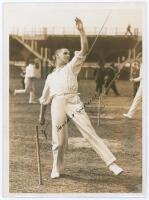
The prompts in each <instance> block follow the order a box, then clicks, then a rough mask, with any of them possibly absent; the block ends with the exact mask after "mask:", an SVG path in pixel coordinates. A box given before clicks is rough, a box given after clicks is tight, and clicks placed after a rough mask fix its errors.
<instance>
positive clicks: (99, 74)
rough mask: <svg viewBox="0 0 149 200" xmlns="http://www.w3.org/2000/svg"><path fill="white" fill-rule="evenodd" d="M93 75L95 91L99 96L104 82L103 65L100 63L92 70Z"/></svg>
mask: <svg viewBox="0 0 149 200" xmlns="http://www.w3.org/2000/svg"><path fill="white" fill-rule="evenodd" d="M94 77H95V81H96V93H97V95H98V96H100V94H101V93H102V88H103V84H104V70H103V66H102V65H101V64H100V63H99V67H98V68H97V69H95V71H94Z"/></svg>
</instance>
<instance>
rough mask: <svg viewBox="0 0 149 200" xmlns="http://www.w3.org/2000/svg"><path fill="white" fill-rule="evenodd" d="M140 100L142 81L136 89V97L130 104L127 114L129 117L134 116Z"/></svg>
mask: <svg viewBox="0 0 149 200" xmlns="http://www.w3.org/2000/svg"><path fill="white" fill-rule="evenodd" d="M141 100H142V81H141V82H140V86H139V88H138V91H137V93H136V96H135V97H134V99H133V102H132V104H131V106H130V108H129V111H128V113H127V114H128V115H129V116H130V117H133V116H134V114H135V112H136V110H137V108H138V104H139V103H140V102H141Z"/></svg>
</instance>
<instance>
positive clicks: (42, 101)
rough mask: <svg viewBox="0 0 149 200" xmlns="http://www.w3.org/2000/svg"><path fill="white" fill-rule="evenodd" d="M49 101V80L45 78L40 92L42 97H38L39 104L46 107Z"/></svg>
mask: <svg viewBox="0 0 149 200" xmlns="http://www.w3.org/2000/svg"><path fill="white" fill-rule="evenodd" d="M50 101H51V96H50V86H49V80H48V78H47V80H46V82H45V86H44V89H43V92H42V96H41V97H40V104H42V105H48V104H49V103H50Z"/></svg>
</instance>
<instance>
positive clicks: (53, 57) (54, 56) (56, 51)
mask: <svg viewBox="0 0 149 200" xmlns="http://www.w3.org/2000/svg"><path fill="white" fill-rule="evenodd" d="M63 49H67V48H60V49H57V50H55V52H54V54H53V56H52V59H53V60H54V61H55V60H56V55H57V54H59V53H60V52H61V51H62V50H63Z"/></svg>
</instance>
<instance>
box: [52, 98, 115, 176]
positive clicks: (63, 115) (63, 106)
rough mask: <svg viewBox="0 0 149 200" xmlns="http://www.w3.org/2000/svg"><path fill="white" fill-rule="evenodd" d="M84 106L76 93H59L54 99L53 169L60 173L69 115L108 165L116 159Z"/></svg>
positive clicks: (65, 145)
mask: <svg viewBox="0 0 149 200" xmlns="http://www.w3.org/2000/svg"><path fill="white" fill-rule="evenodd" d="M83 107H84V106H83V103H82V102H81V101H80V97H79V96H78V95H74V94H73V95H72V94H68V95H60V96H58V95H57V96H55V97H54V98H53V100H52V104H51V117H52V151H53V169H52V170H53V171H56V172H59V173H60V171H61V169H62V164H63V157H64V151H65V148H66V147H67V142H68V135H67V131H66V129H67V124H66V121H67V116H69V118H71V120H73V122H74V123H75V125H76V126H77V128H78V129H79V131H80V132H81V134H82V136H83V137H84V138H85V139H86V140H87V141H88V142H89V143H90V145H91V147H92V148H93V149H94V150H95V151H96V152H97V154H98V155H99V156H100V157H101V158H102V160H103V161H104V162H105V163H106V165H107V166H108V165H110V164H111V163H113V162H114V161H115V160H116V158H115V156H114V155H113V154H112V152H111V151H110V150H109V149H108V147H107V146H106V145H105V144H104V142H103V140H102V139H101V138H100V137H99V136H98V135H97V134H96V132H95V130H94V128H93V127H92V125H91V122H90V120H89V117H88V115H87V114H86V112H85V110H84V108H83Z"/></svg>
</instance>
